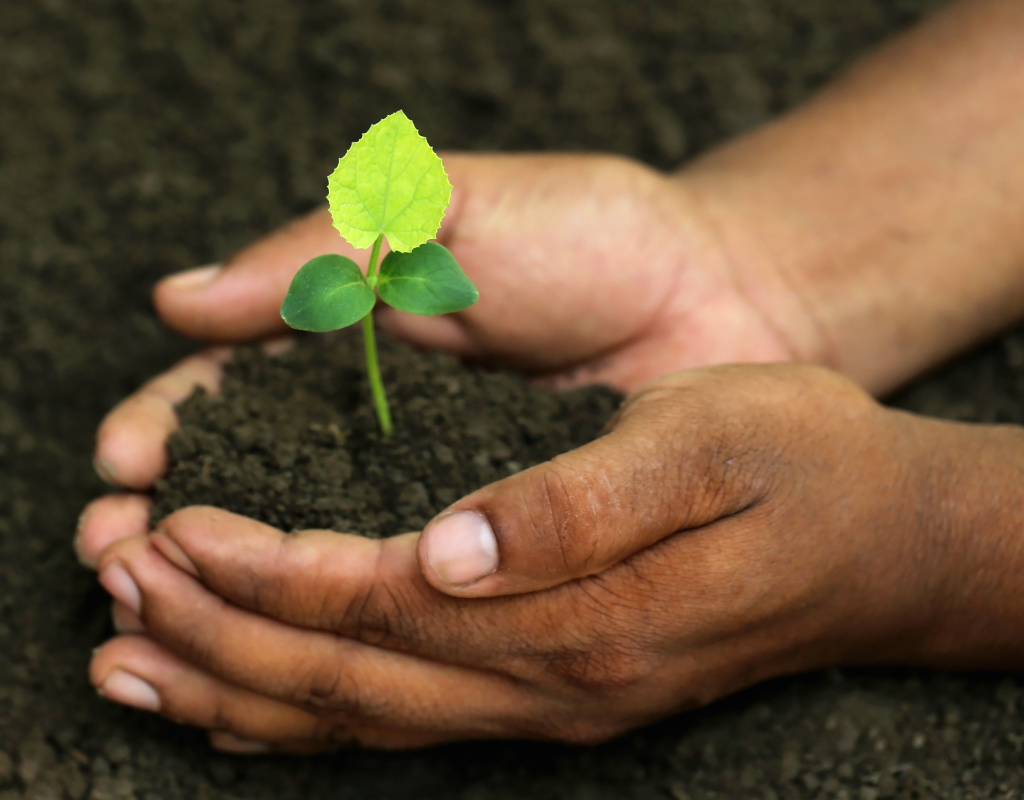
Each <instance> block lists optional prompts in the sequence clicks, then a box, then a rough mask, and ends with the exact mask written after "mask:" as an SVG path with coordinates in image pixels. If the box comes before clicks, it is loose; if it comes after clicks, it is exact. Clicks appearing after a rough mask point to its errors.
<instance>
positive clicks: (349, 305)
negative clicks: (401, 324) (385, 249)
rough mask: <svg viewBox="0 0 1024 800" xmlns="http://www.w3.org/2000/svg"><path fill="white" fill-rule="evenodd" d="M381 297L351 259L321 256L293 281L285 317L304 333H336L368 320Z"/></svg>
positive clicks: (286, 297)
mask: <svg viewBox="0 0 1024 800" xmlns="http://www.w3.org/2000/svg"><path fill="white" fill-rule="evenodd" d="M376 302H377V297H376V295H374V293H373V289H371V288H370V287H369V286H367V285H366V279H365V278H364V277H363V273H362V272H360V271H359V267H357V266H356V262H355V261H353V260H352V259H351V258H345V257H344V256H339V255H326V256H317V257H316V258H314V259H313V260H312V261H309V262H307V263H306V265H305V266H303V267H302V269H300V270H299V271H298V272H297V273H296V274H295V277H294V278H293V279H292V285H291V286H290V287H288V294H287V295H286V296H285V298H284V303H282V304H281V317H282V318H283V319H284V321H285V322H287V323H288V325H289V326H291V327H292V328H297V329H298V330H300V331H315V332H317V333H322V332H324V331H336V330H337V329H338V328H344V327H345V326H346V325H351V324H352V323H353V322H358V321H359V320H361V319H362V318H363V317H365V316H366V315H367V314H368V313H370V310H371V309H372V308H373V306H374V304H375V303H376Z"/></svg>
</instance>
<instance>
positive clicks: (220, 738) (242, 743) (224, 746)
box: [210, 731, 270, 755]
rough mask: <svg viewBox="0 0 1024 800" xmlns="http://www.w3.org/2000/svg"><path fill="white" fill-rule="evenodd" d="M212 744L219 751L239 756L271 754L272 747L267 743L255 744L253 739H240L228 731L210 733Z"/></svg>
mask: <svg viewBox="0 0 1024 800" xmlns="http://www.w3.org/2000/svg"><path fill="white" fill-rule="evenodd" d="M210 744H211V745H212V746H213V747H215V748H216V749H217V750H223V751H224V752H225V753H237V754H239V755H259V754H260V753H269V752H270V745H269V744H267V743H266V742H254V741H253V740H251V739H239V738H238V737H237V736H235V735H234V734H231V733H227V732H226V731H210Z"/></svg>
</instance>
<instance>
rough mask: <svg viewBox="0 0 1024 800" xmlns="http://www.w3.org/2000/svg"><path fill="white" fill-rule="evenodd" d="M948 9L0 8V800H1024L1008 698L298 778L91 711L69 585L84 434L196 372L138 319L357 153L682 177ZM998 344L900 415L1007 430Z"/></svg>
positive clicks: (988, 690) (295, 208) (1006, 374)
mask: <svg viewBox="0 0 1024 800" xmlns="http://www.w3.org/2000/svg"><path fill="white" fill-rule="evenodd" d="M938 5H940V2H939V1H938V0H842V1H841V2H837V0H716V1H715V2H707V1H706V0H647V1H646V2H643V3H623V2H614V0H578V1H574V2H565V1H564V0H521V1H520V2H501V1H500V0H447V2H444V3H430V4H428V3H422V2H421V3H417V2H412V1H411V0H407V1H406V2H402V1H400V0H381V1H380V2H374V3H370V2H365V0H248V2H242V0H5V2H3V3H2V4H0V800H19V799H20V798H31V799H32V800H44V799H46V798H71V799H73V800H78V799H79V798H90V799H91V800H108V799H109V800H115V799H116V800H129V799H130V798H138V799H139V800H158V798H189V800H194V799H195V798H218V799H220V798H223V799H225V800H227V798H290V797H302V798H310V799H311V800H315V799H316V798H360V799H361V798H368V799H369V798H413V797H415V798H460V799H462V800H489V799H490V798H509V799H511V798H523V797H530V798H532V800H546V799H547V798H552V799H553V800H554V799H555V798H558V799H559V800H561V799H563V798H564V799H566V800H589V799H590V798H617V799H619V800H623V799H627V798H645V799H649V798H665V799H666V800H685V799H686V798H692V800H698V798H710V797H728V798H746V797H750V798H790V797H793V798H817V797H822V798H852V799H854V800H875V799H876V798H885V797H921V798H924V797H958V798H981V797H1006V798H1010V797H1020V796H1021V792H1022V789H1024V771H1022V770H1021V766H1020V764H1021V751H1022V746H1024V726H1022V724H1021V707H1022V688H1024V683H1022V682H1021V680H1019V679H1018V677H1017V676H1008V675H949V674H941V673H927V672H905V671H862V670H861V671H831V672H828V673H822V674H814V675H809V676H803V677H800V678H795V679H789V680H785V681H779V682H776V683H772V684H770V685H767V686H763V687H759V688H757V689H755V690H752V691H749V692H746V693H744V694H742V695H740V696H739V697H736V698H732V699H730V700H728V701H726V702H724V703H721V704H719V705H717V706H715V707H714V708H712V709H709V710H706V711H702V712H698V713H696V714H692V715H688V716H685V717H680V718H676V719H672V720H668V721H666V722H664V723H662V724H660V725H656V726H654V727H652V728H648V729H645V730H642V731H639V732H637V733H635V734H632V735H630V736H627V737H624V738H622V739H620V740H618V741H615V742H612V743H610V744H608V745H605V746H602V747H599V748H595V749H589V750H574V749H569V748H561V747H554V746H547V745H535V744H508V743H486V744H468V745H458V746H452V747H446V748H441V749H438V750H433V751H429V752H425V753H414V754H381V753H367V752H347V753H341V754H337V755H333V756H329V757H320V758H311V759H302V760H291V759H283V758H257V759H242V758H230V757H225V756H221V755H215V754H213V753H212V752H211V751H210V750H209V749H208V748H207V746H206V743H205V738H204V737H203V736H202V735H201V734H199V733H198V732H195V731H191V730H187V729H181V728H178V727H176V726H174V725H171V724H169V723H165V722H163V721H161V720H159V719H155V718H152V717H150V716H147V715H145V714H142V713H136V712H132V711H128V710H123V709H120V708H117V707H115V706H113V705H110V704H108V703H105V702H103V701H101V700H100V699H98V698H97V697H96V696H95V695H94V693H93V691H92V690H91V688H90V687H89V685H88V682H87V680H86V665H87V663H88V659H89V654H90V650H91V648H93V647H94V646H96V645H97V644H99V643H100V642H101V641H103V639H104V638H105V637H106V636H108V635H109V633H110V627H109V621H108V602H107V600H106V598H105V595H104V594H103V593H102V592H101V591H100V590H99V589H98V588H96V586H95V584H94V579H93V577H92V576H91V575H90V574H88V573H86V572H85V571H84V570H82V569H81V568H80V567H79V566H78V565H77V564H76V562H75V560H74V557H73V555H72V552H71V549H70V540H71V536H72V532H73V530H74V527H75V521H76V518H77V516H78V513H79V511H80V509H81V508H82V506H83V505H84V504H85V503H86V502H87V501H88V500H89V499H90V498H91V497H93V496H95V495H97V494H99V493H101V492H103V491H104V487H103V486H102V485H101V484H100V482H99V481H98V480H97V479H96V478H95V477H94V476H93V474H92V470H91V467H90V456H91V448H92V437H93V432H94V430H95V428H96V425H97V423H98V422H99V420H100V419H101V417H102V415H103V414H104V412H105V411H106V410H107V409H108V408H110V406H111V405H113V404H114V403H115V402H116V401H117V400H118V399H119V398H120V397H122V396H123V395H125V394H126V393H127V392H129V391H130V390H132V389H133V388H134V387H135V386H136V385H137V384H138V383H140V382H141V381H142V380H144V379H145V378H147V377H149V376H150V375H152V374H153V373H155V372H157V371H159V370H161V369H163V368H165V367H166V366H168V365H169V364H171V363H172V362H173V361H174V360H175V359H176V358H177V357H179V356H180V355H182V354H183V353H185V352H187V351H188V350H189V349H190V348H191V346H192V345H190V344H189V343H186V342H183V341H181V340H180V339H177V338H175V337H174V336H172V335H170V334H169V333H167V332H166V331H164V330H163V329H162V328H161V326H160V324H159V323H158V322H157V320H156V319H155V317H154V315H153V313H152V311H151V309H150V304H149V297H148V295H149V289H150V286H151V285H152V284H153V282H154V281H155V280H156V279H157V278H158V277H159V276H161V275H163V274H165V273H167V272H170V271H173V270H178V269H181V268H184V267H189V266H194V265H197V264H203V263H208V262H211V261H216V260H219V259H222V258H224V257H226V256H227V255H229V254H230V253H231V252H232V251H233V250H234V249H235V248H237V247H239V246H240V245H242V244H244V243H246V242H248V241H250V240H252V239H253V238H255V237H258V236H259V235H261V234H263V233H265V232H267V231H269V230H271V229H273V228H274V227H276V226H278V225H280V224H282V223H283V222H285V221H287V220H288V219H290V218H291V217H293V216H295V215H296V214H299V213H301V212H304V211H306V210H309V209H310V208H312V207H314V206H315V205H316V204H318V203H319V202H321V199H322V196H323V194H324V176H325V175H326V174H327V173H328V172H329V170H330V169H331V168H332V167H333V165H334V163H335V161H336V159H337V158H338V156H339V155H340V154H341V153H342V152H343V151H344V149H345V148H346V147H347V145H348V143H349V142H350V141H351V140H352V139H354V138H355V137H357V136H358V135H359V134H361V133H362V132H363V131H364V130H365V129H366V128H367V127H368V125H369V124H370V123H372V122H374V121H376V120H377V119H379V118H381V117H382V116H384V115H385V114H386V113H389V112H390V111H392V110H394V109H395V108H399V107H401V108H404V109H405V111H406V112H407V113H408V114H409V115H410V116H411V117H412V118H413V119H414V120H416V122H417V124H418V126H419V127H420V129H421V131H422V132H423V133H424V134H425V135H426V136H427V137H428V138H429V140H430V141H431V142H432V143H433V144H434V145H435V146H437V147H439V148H442V149H467V150H546V151H555V150H603V151H610V152H614V153H620V154H624V155H628V156H633V157H637V158H640V159H642V160H644V161H646V162H648V163H651V164H654V165H656V166H659V167H664V168H668V167H672V166H675V165H677V164H678V163H680V162H681V161H682V160H684V159H685V158H687V157H690V156H692V155H694V154H695V153H697V152H699V151H700V150H702V149H704V148H707V147H708V146H711V145H713V144H714V143H715V142H717V141H720V140H722V139H724V138H727V137H730V136H733V135H735V134H737V133H740V132H742V131H743V130H745V129H748V128H750V127H752V126H754V125H756V124H758V123H759V122H761V121H763V120H765V119H767V118H769V117H771V116H772V115H774V114H776V113H778V112H780V111H782V110H784V109H785V108H787V107H789V106H791V105H792V104H794V103H797V102H799V101H800V100H801V99H802V98H804V97H806V96H807V95H808V94H809V93H810V92H812V91H813V90H814V89H815V88H816V87H818V86H819V85H821V84H822V83H823V82H824V81H826V80H827V79H828V78H829V77H830V76H831V75H833V74H835V73H836V72H837V71H838V70H839V69H841V68H842V67H843V65H845V64H847V63H848V62H849V61H850V60H851V59H852V58H853V57H855V56H856V55H858V54H860V53H862V52H864V51H865V50H866V49H868V48H870V47H871V46H873V45H874V44H876V43H878V42H880V41H882V40H884V39H885V38H886V37H888V36H890V35H892V34H893V33H894V32H897V31H899V30H901V29H903V28H905V27H906V26H907V25H909V24H912V23H913V22H914V20H916V19H917V18H919V17H920V15H921V14H923V13H926V12H927V11H929V10H931V9H932V8H934V7H936V6H938ZM1022 400H1024V336H1022V335H1021V333H1019V332H1011V333H1009V334H1007V335H1005V336H1003V337H1002V338H1000V339H999V340H997V341H994V342H992V343H989V344H988V345H986V346H985V347H983V348H981V349H979V350H978V351H977V352H975V353H973V354H970V355H969V356H967V357H965V358H964V359H962V360H961V361H959V362H957V363H956V364H953V365H951V366H950V367H948V368H947V369H944V370H942V371H941V372H939V373H937V374H936V375H933V376H930V377H929V378H927V379H925V380H922V381H921V382H919V383H918V384H916V385H915V386H913V387H911V388H909V389H908V390H906V391H905V392H903V393H902V394H901V395H900V396H899V397H898V398H896V402H898V403H900V404H901V405H904V406H906V407H909V408H913V409H915V410H919V411H922V412H925V413H929V414H935V415H943V416H950V417H955V418H959V419H974V420H982V421H994V420H998V421H1011V422H1018V423H1019V422H1021V421H1022V417H1024V412H1022V408H1024V403H1022Z"/></svg>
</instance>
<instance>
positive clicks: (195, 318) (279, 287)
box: [153, 209, 358, 342]
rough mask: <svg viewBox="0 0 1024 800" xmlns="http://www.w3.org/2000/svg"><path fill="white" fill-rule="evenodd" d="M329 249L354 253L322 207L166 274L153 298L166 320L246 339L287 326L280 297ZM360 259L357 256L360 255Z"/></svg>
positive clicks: (206, 333)
mask: <svg viewBox="0 0 1024 800" xmlns="http://www.w3.org/2000/svg"><path fill="white" fill-rule="evenodd" d="M324 253H343V254H344V255H347V256H349V257H350V258H351V257H354V252H351V248H348V245H346V244H345V242H344V241H343V240H342V239H341V237H340V236H338V234H337V232H336V231H335V230H334V229H333V227H332V226H331V218H330V215H329V214H328V212H327V209H318V210H317V211H314V212H313V213H311V214H309V215H307V216H305V217H300V218H299V219H297V220H295V221H294V222H292V223H291V224H290V225H287V226H286V227H284V228H282V229H280V230H279V231H276V232H275V233H273V234H271V235H270V236H267V237H266V238H264V239H261V240H259V241H258V242H256V243H255V244H253V245H250V246H249V247H247V248H246V249H244V250H242V251H241V252H239V253H237V254H235V255H234V256H232V257H231V258H230V259H229V260H228V261H227V262H226V263H225V264H223V265H215V266H210V267H199V268H198V269H192V270H187V271H185V272H179V273H177V274H176V275H171V276H170V277H167V278H164V280H162V281H161V282H160V283H158V284H157V286H156V289H155V290H154V292H153V303H154V305H155V306H156V309H157V312H158V313H159V314H160V316H161V317H162V318H163V319H164V321H165V322H166V323H167V324H168V325H169V326H170V327H172V328H174V329H175V330H177V331H179V332H180V333H183V334H185V335H186V336H191V337H194V338H197V339H202V340H204V341H218V342H242V341H247V340H251V339H260V338H264V337H267V336H273V335H275V334H279V333H281V332H282V331H283V330H285V329H286V326H285V324H284V321H283V320H282V319H281V301H282V300H283V299H284V296H285V294H286V293H287V291H288V285H289V284H290V283H291V280H292V278H293V277H294V276H295V273H296V272H298V270H299V267H301V266H302V265H303V264H305V263H306V262H307V261H309V260H310V259H311V258H314V257H315V256H319V255H323V254H324ZM356 260H358V259H356Z"/></svg>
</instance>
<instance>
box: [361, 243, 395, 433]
mask: <svg viewBox="0 0 1024 800" xmlns="http://www.w3.org/2000/svg"><path fill="white" fill-rule="evenodd" d="M383 241H384V234H381V235H380V236H378V237H377V241H375V242H374V243H373V250H371V251H370V263H369V265H368V266H367V268H366V282H367V283H368V284H369V285H370V288H371V289H372V288H373V287H374V286H375V285H376V283H377V259H378V258H379V257H380V246H381V243H382V242H383ZM363 345H364V346H365V348H366V377H367V378H369V379H370V392H371V393H372V394H373V405H374V407H375V408H376V409H377V420H378V421H379V422H380V429H381V433H383V434H384V438H385V439H388V438H390V437H391V433H392V431H393V430H394V426H392V424H391V411H390V410H388V398H387V395H386V394H385V393H384V381H382V380H381V378H380V363H379V362H378V361H377V336H376V334H375V333H374V330H373V311H372V310H371V311H370V313H368V314H367V315H366V316H365V317H363Z"/></svg>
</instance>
